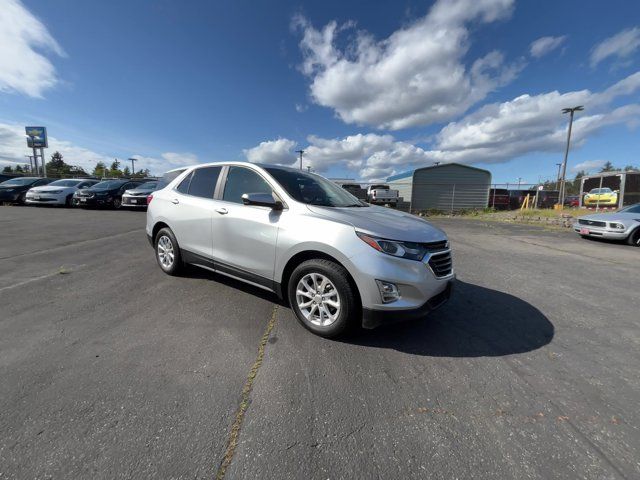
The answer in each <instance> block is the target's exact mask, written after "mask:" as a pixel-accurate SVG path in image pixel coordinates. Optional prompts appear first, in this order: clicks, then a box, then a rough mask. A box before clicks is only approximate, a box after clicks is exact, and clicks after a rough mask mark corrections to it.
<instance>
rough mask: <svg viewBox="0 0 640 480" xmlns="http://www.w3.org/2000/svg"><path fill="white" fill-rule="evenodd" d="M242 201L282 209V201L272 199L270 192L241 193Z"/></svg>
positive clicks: (246, 203) (247, 203)
mask: <svg viewBox="0 0 640 480" xmlns="http://www.w3.org/2000/svg"><path fill="white" fill-rule="evenodd" d="M242 203H244V204H245V205H256V206H258V207H269V208H271V209H273V210H282V202H280V201H279V200H276V199H274V198H273V195H272V194H270V193H243V194H242Z"/></svg>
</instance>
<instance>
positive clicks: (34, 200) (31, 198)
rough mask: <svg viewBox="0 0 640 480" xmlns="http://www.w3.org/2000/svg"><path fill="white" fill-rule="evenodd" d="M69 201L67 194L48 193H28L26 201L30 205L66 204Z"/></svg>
mask: <svg viewBox="0 0 640 480" xmlns="http://www.w3.org/2000/svg"><path fill="white" fill-rule="evenodd" d="M66 201H67V197H66V196H65V195H48V194H46V193H43V194H40V195H33V194H28V193H27V197H26V199H25V203H27V204H29V205H64V204H65V203H66Z"/></svg>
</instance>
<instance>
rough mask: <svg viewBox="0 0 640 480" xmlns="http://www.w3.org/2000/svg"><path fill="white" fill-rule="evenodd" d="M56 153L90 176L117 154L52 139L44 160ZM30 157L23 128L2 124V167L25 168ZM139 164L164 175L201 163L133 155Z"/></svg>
mask: <svg viewBox="0 0 640 480" xmlns="http://www.w3.org/2000/svg"><path fill="white" fill-rule="evenodd" d="M55 151H59V152H60V153H62V156H63V158H64V161H65V162H66V163H68V164H69V165H76V166H79V167H82V168H84V169H85V170H86V171H87V172H89V173H91V171H92V170H93V168H94V167H95V166H96V163H97V162H103V163H105V164H107V165H110V164H111V162H113V160H114V159H115V156H114V155H106V154H103V153H99V152H95V151H93V150H91V149H88V148H85V147H82V146H80V145H76V144H74V143H72V142H69V141H66V140H60V139H58V138H56V137H51V136H49V148H48V149H45V159H46V160H47V161H49V160H50V157H51V154H52V153H53V152H55ZM28 154H29V155H30V154H31V150H30V149H28V148H27V141H26V139H25V133H24V126H22V125H16V124H8V123H0V164H2V165H16V164H20V165H24V164H27V165H28V164H29V159H28V158H27V157H25V155H28ZM131 157H133V158H136V159H138V160H139V162H137V163H136V170H138V169H146V168H148V169H149V170H150V171H151V173H152V174H156V175H159V174H162V173H163V172H165V171H167V170H170V169H172V168H176V167H181V166H185V165H193V164H195V163H198V158H197V157H196V155H194V154H193V153H175V152H166V153H162V154H161V155H160V157H159V158H156V157H149V156H142V155H131ZM119 160H120V162H121V168H124V167H125V166H129V167H130V166H131V162H127V161H126V158H119Z"/></svg>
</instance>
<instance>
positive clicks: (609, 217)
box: [579, 212, 640, 222]
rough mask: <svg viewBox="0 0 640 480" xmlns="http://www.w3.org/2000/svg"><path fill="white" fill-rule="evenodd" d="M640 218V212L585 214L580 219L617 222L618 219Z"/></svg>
mask: <svg viewBox="0 0 640 480" xmlns="http://www.w3.org/2000/svg"><path fill="white" fill-rule="evenodd" d="M635 218H640V213H624V212H623V213H616V212H611V213H594V214H593V215H585V216H583V217H580V218H579V220H596V221H599V222H615V221H616V220H628V219H635Z"/></svg>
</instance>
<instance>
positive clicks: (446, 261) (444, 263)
mask: <svg viewBox="0 0 640 480" xmlns="http://www.w3.org/2000/svg"><path fill="white" fill-rule="evenodd" d="M429 266H430V267H431V270H433V274H434V275H435V276H436V277H446V276H447V275H450V274H451V271H452V270H453V259H452V258H451V250H447V251H444V252H441V253H435V254H432V255H431V257H430V258H429Z"/></svg>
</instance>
